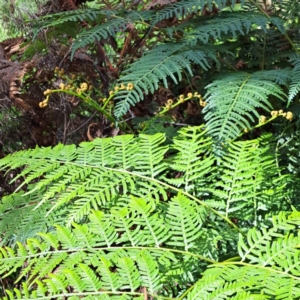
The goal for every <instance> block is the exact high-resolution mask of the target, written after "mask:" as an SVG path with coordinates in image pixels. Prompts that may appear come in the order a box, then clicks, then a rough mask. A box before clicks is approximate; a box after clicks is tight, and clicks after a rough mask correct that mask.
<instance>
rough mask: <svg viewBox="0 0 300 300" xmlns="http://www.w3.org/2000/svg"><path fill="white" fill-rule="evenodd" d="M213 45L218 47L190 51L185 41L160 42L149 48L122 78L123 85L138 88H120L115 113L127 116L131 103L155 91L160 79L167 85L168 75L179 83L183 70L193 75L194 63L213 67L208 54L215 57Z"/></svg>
mask: <svg viewBox="0 0 300 300" xmlns="http://www.w3.org/2000/svg"><path fill="white" fill-rule="evenodd" d="M213 48H215V47H207V48H203V49H195V50H187V49H186V47H185V44H180V43H176V44H175V43H174V44H164V45H158V46H156V47H155V48H153V49H152V50H150V51H148V52H147V53H146V54H145V55H144V56H143V57H141V58H140V59H139V60H138V61H136V62H134V63H133V64H132V65H131V66H130V67H129V69H127V70H126V71H125V72H124V74H125V75H124V76H123V77H122V78H121V79H120V80H119V81H120V83H123V84H127V83H132V84H133V85H134V89H133V90H131V91H120V92H119V93H118V94H117V95H116V97H115V99H116V100H118V102H117V103H116V105H115V116H116V117H120V116H122V115H124V114H125V113H126V112H127V111H128V109H129V108H130V105H135V104H136V103H137V102H139V101H141V100H143V98H144V95H143V93H146V94H147V93H149V92H151V93H154V91H155V90H157V89H158V87H159V85H158V84H159V81H160V80H162V81H163V83H164V85H165V86H166V87H167V86H168V83H167V78H168V77H170V78H171V79H172V80H173V81H174V82H175V83H178V80H181V78H182V76H181V73H182V70H183V69H186V70H187V71H188V72H189V73H190V74H192V70H191V67H190V65H191V63H192V62H193V63H196V64H199V65H200V66H201V67H203V68H204V69H207V68H208V67H209V63H208V57H212V56H213V51H212V50H213ZM158 57H159V60H158V59H157V58H158ZM176 77H178V80H177V78H176Z"/></svg>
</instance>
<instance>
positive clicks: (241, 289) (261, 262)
mask: <svg viewBox="0 0 300 300" xmlns="http://www.w3.org/2000/svg"><path fill="white" fill-rule="evenodd" d="M272 223H273V226H272V227H270V228H269V229H266V228H264V229H261V230H259V229H256V228H253V229H250V230H249V232H248V235H247V240H246V241H245V240H244V237H242V236H240V241H239V253H240V255H241V261H230V260H229V261H224V262H223V263H219V264H215V265H214V266H211V267H210V268H209V269H208V270H207V271H205V273H204V276H203V277H202V278H201V279H200V280H199V281H198V282H197V283H196V284H195V285H194V286H192V287H191V288H190V291H189V292H188V294H187V298H188V299H197V296H200V293H204V295H206V294H207V299H210V298H208V297H210V296H213V295H214V297H216V295H218V296H220V295H226V297H228V296H229V295H234V294H236V296H235V297H236V298H233V299H252V298H253V299H270V297H271V298H272V297H274V298H276V299H291V300H292V299H297V298H298V297H299V295H300V281H299V275H300V273H299V270H300V268H299V261H298V260H299V259H298V258H299V254H300V252H299V250H298V245H299V238H300V237H299V235H297V236H294V235H293V231H294V230H295V228H298V226H299V224H300V219H299V212H296V211H295V212H293V213H292V214H291V213H281V214H279V215H278V216H277V217H273V220H272ZM231 288H233V290H231ZM246 291H248V293H246Z"/></svg>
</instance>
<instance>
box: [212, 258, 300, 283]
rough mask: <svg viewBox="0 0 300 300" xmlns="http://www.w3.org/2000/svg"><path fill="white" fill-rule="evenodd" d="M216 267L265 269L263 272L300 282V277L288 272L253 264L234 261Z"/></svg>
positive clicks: (220, 263)
mask: <svg viewBox="0 0 300 300" xmlns="http://www.w3.org/2000/svg"><path fill="white" fill-rule="evenodd" d="M216 265H217V266H218V265H220V266H226V265H238V266H245V267H249V268H253V269H263V270H267V271H269V272H270V273H272V272H273V273H277V274H281V275H285V276H288V277H290V278H292V279H295V280H297V281H300V277H297V276H294V275H292V274H289V273H287V272H284V271H280V270H276V269H274V267H265V266H260V265H253V264H249V263H245V262H241V261H239V262H234V261H224V262H218V263H216Z"/></svg>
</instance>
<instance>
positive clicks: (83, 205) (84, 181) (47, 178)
mask: <svg viewBox="0 0 300 300" xmlns="http://www.w3.org/2000/svg"><path fill="white" fill-rule="evenodd" d="M164 139H165V138H164V136H163V135H161V134H158V135H154V136H152V137H146V136H141V138H140V143H139V142H134V141H135V139H134V138H133V136H129V135H128V136H120V137H116V138H115V139H99V140H95V141H93V142H92V143H90V144H89V143H83V144H81V146H80V147H79V148H78V149H76V148H75V147H74V146H66V147H63V146H62V145H58V146H56V147H54V148H53V149H50V148H42V149H38V148H37V149H35V150H29V151H28V153H26V154H27V155H22V153H19V154H17V153H16V155H15V156H13V157H14V158H13V159H12V156H11V157H10V158H9V157H7V158H6V159H4V160H2V161H1V163H0V164H1V167H2V168H4V167H7V164H10V166H11V167H13V168H14V167H20V166H21V165H23V166H25V168H24V170H23V171H22V172H21V174H20V176H26V179H25V180H24V183H23V184H25V183H26V184H27V183H29V182H30V181H32V180H34V179H36V178H39V177H41V176H43V178H41V179H40V180H39V182H38V183H36V184H35V187H34V188H33V189H32V190H31V191H30V193H34V192H36V191H39V190H43V189H44V188H47V190H46V191H45V193H44V194H43V199H42V200H41V201H40V202H39V204H36V208H38V207H40V206H41V205H43V204H44V203H47V202H49V201H50V200H53V199H55V198H56V199H55V204H54V205H52V208H51V209H50V211H49V213H51V212H52V211H53V210H56V209H57V208H59V207H62V206H64V205H66V204H67V203H70V201H73V200H74V203H73V207H72V208H71V209H70V210H69V223H71V222H72V221H74V220H77V221H78V220H81V219H82V218H83V217H84V216H85V215H87V214H88V212H89V211H90V210H91V209H92V208H93V209H97V208H99V207H100V206H102V205H104V206H105V205H109V203H110V201H113V199H114V198H115V197H116V196H117V195H119V194H120V193H121V194H123V195H128V194H129V193H132V194H133V195H135V196H137V197H142V196H145V195H150V194H152V195H153V196H154V197H156V198H159V197H160V195H163V197H166V193H165V191H164V188H162V187H160V188H159V184H158V183H157V182H156V181H155V180H152V178H154V177H157V176H159V175H160V173H163V172H164V170H165V169H166V165H165V164H164V163H163V162H162V160H163V157H164V153H165V152H166V151H167V147H165V146H162V147H160V145H161V144H162V143H163V142H164ZM87 153H90V155H89V157H88V158H87ZM15 159H16V162H17V163H15V162H14V160H15ZM9 161H10V162H9ZM132 172H135V174H136V175H134V174H133V173H132ZM141 177H143V179H142V178H141ZM149 180H150V181H149ZM150 182H152V184H149V183H150ZM137 185H138V186H139V187H140V188H137ZM49 213H48V214H49Z"/></svg>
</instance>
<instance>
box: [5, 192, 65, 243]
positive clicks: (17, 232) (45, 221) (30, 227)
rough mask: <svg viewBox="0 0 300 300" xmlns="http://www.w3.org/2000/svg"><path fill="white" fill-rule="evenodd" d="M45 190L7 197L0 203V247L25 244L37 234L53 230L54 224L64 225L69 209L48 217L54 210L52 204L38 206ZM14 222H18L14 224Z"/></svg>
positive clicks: (63, 209)
mask: <svg viewBox="0 0 300 300" xmlns="http://www.w3.org/2000/svg"><path fill="white" fill-rule="evenodd" d="M43 192H44V190H40V191H37V192H36V193H32V194H30V195H27V196H25V195H24V192H19V193H15V194H12V195H9V196H5V197H3V198H2V199H1V202H0V232H2V233H4V234H3V235H1V242H0V245H14V244H15V243H16V241H19V242H21V243H24V242H25V241H26V240H27V239H28V238H30V237H33V236H35V235H36V233H37V232H41V231H42V232H48V231H51V230H53V224H55V223H56V224H63V223H64V222H65V216H66V211H67V209H68V208H67V207H62V208H61V209H59V210H58V211H57V212H56V214H55V215H51V216H48V217H46V215H47V213H48V211H49V210H50V209H51V208H52V204H51V203H50V202H47V203H45V204H44V205H41V206H40V207H39V208H38V209H36V210H34V208H35V207H36V206H37V205H38V203H39V201H40V199H41V197H42V193H43ZM12 220H18V221H17V222H15V221H14V222H12Z"/></svg>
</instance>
